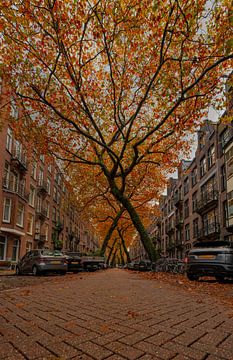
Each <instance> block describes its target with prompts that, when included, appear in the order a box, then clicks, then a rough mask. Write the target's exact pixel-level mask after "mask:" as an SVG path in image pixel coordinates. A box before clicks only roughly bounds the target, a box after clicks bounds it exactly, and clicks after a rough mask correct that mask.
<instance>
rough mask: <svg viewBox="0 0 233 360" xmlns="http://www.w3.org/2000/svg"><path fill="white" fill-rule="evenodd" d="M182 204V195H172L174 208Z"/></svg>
mask: <svg viewBox="0 0 233 360" xmlns="http://www.w3.org/2000/svg"><path fill="white" fill-rule="evenodd" d="M182 202H183V199H182V195H181V194H175V195H174V205H175V206H176V207H178V206H180V205H181V204H182Z"/></svg>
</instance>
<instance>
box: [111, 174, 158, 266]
mask: <svg viewBox="0 0 233 360" xmlns="http://www.w3.org/2000/svg"><path fill="white" fill-rule="evenodd" d="M109 183H110V186H111V191H112V194H113V195H114V196H115V198H116V199H117V200H118V201H119V202H120V204H121V205H123V206H124V208H125V209H126V210H127V212H128V214H129V216H130V218H131V220H132V222H133V224H134V226H135V228H136V230H137V231H138V234H139V236H140V239H141V242H142V244H143V247H144V249H145V251H146V253H147V254H148V257H149V259H150V260H151V261H156V259H157V258H158V255H157V251H156V249H155V247H154V245H153V243H152V241H151V238H150V236H149V235H148V233H147V231H146V229H145V227H144V225H143V223H142V221H141V219H140V216H139V215H138V213H137V211H136V210H135V208H134V207H133V205H132V204H131V202H130V200H129V199H128V198H127V197H125V196H124V195H123V194H122V192H121V191H120V190H119V189H118V187H117V186H116V184H115V182H114V181H112V180H109Z"/></svg>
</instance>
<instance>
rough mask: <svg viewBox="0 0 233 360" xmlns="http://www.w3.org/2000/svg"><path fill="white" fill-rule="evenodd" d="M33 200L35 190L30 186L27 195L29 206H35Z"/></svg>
mask: <svg viewBox="0 0 233 360" xmlns="http://www.w3.org/2000/svg"><path fill="white" fill-rule="evenodd" d="M35 198H36V189H35V188H34V187H33V186H32V185H31V186H30V193H29V201H28V202H29V205H31V206H33V207H34V206H35Z"/></svg>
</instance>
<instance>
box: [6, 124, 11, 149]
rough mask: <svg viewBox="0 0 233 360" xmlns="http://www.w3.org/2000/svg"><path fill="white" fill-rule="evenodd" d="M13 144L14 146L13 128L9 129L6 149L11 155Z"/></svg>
mask: <svg viewBox="0 0 233 360" xmlns="http://www.w3.org/2000/svg"><path fill="white" fill-rule="evenodd" d="M12 144H13V131H12V129H11V128H8V129H7V136H6V149H7V150H8V151H9V152H10V153H11V151H12Z"/></svg>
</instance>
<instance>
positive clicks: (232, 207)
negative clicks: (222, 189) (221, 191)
mask: <svg viewBox="0 0 233 360" xmlns="http://www.w3.org/2000/svg"><path fill="white" fill-rule="evenodd" d="M227 200H228V216H233V190H232V191H230V192H229V193H228V194H227Z"/></svg>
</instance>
